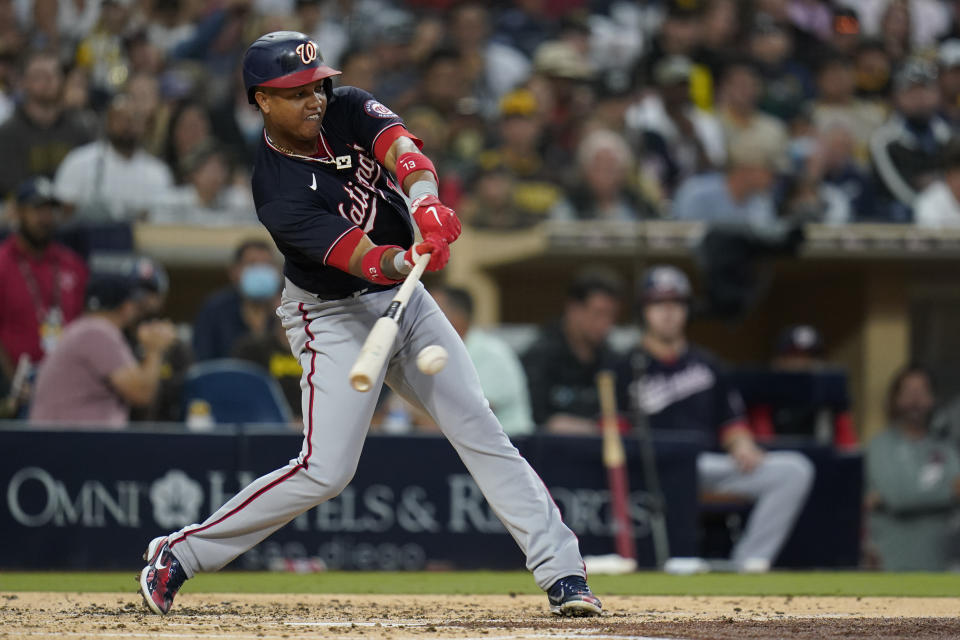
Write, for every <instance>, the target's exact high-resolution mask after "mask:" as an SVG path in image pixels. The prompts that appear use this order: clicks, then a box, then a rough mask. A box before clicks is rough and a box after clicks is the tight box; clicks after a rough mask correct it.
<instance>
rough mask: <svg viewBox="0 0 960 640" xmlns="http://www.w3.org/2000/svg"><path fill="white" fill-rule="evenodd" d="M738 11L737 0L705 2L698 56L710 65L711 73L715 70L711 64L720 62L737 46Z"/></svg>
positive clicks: (738, 31) (738, 32)
mask: <svg viewBox="0 0 960 640" xmlns="http://www.w3.org/2000/svg"><path fill="white" fill-rule="evenodd" d="M739 11H740V8H739V6H738V2H737V0H711V1H710V2H708V3H707V6H706V9H705V10H704V13H703V22H702V28H703V32H702V34H701V36H700V44H701V54H700V58H701V60H702V61H703V63H704V64H708V65H710V72H711V74H713V73H714V72H715V71H717V68H715V67H714V66H713V65H717V64H722V62H723V58H724V56H726V55H729V52H730V51H734V50H735V49H737V48H738V47H739V44H740V43H739V41H738V38H739V36H740V35H741V34H740V16H739V15H738V13H739ZM711 61H712V62H711Z"/></svg>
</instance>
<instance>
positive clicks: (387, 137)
mask: <svg viewBox="0 0 960 640" xmlns="http://www.w3.org/2000/svg"><path fill="white" fill-rule="evenodd" d="M399 138H410V139H411V140H413V144H415V145H417V149H423V140H421V139H420V138H418V137H417V136H415V135H413V134H412V133H410V132H409V131H407V128H406V127H404V126H403V125H402V124H400V123H399V122H398V123H397V124H395V125H393V126H390V127H387V128H386V129H384V130H383V131H381V132H380V133H379V134H377V137H376V138H375V139H374V141H373V155H374V157H375V158H376V159H377V160H379V161H380V164H383V163H384V162H385V161H386V158H387V151H390V147H392V146H393V143H394V142H396V141H397V140H398V139H399Z"/></svg>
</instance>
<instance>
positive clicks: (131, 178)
mask: <svg viewBox="0 0 960 640" xmlns="http://www.w3.org/2000/svg"><path fill="white" fill-rule="evenodd" d="M144 127H145V123H144V122H143V120H142V119H141V118H140V117H139V113H138V111H137V109H136V105H135V104H134V103H133V100H131V99H130V97H129V96H126V95H119V96H117V97H116V98H114V100H113V102H112V103H111V104H110V108H109V109H108V110H107V118H106V140H99V141H96V142H91V143H90V144H86V145H84V146H82V147H77V148H76V149H74V150H73V151H71V152H70V153H69V154H68V155H67V157H66V158H64V159H63V163H62V164H61V165H60V167H59V168H58V169H57V175H56V178H55V179H54V186H55V188H56V193H57V197H58V198H60V200H61V201H63V202H64V203H65V204H67V205H68V206H69V207H70V209H71V210H72V211H73V213H74V216H75V217H76V218H77V219H80V220H84V221H96V220H111V221H116V222H134V221H136V220H140V219H142V218H144V217H145V216H146V214H147V213H148V212H149V211H151V210H152V209H153V208H154V207H155V206H157V204H158V203H159V202H162V201H163V200H164V198H165V195H166V193H167V192H168V191H169V190H170V189H171V188H172V186H173V174H172V173H171V172H170V169H169V168H168V167H167V165H165V164H164V163H163V162H162V161H161V160H160V159H158V158H156V157H154V156H152V155H150V154H149V153H147V152H146V151H144V150H143V149H142V148H141V141H142V139H143V135H144Z"/></svg>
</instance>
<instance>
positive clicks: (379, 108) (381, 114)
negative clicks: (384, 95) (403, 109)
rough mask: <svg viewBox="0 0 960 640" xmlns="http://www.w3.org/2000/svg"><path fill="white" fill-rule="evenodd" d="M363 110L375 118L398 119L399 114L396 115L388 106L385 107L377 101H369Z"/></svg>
mask: <svg viewBox="0 0 960 640" xmlns="http://www.w3.org/2000/svg"><path fill="white" fill-rule="evenodd" d="M363 110H364V111H366V112H367V113H368V114H369V115H371V116H373V117H374V118H396V117H397V114H395V113H394V112H393V111H390V109H388V108H387V107H386V105H383V104H381V103H379V102H377V101H376V100H367V102H366V103H365V104H364V105H363Z"/></svg>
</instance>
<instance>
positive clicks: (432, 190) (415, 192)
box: [407, 180, 440, 202]
mask: <svg viewBox="0 0 960 640" xmlns="http://www.w3.org/2000/svg"><path fill="white" fill-rule="evenodd" d="M407 195H408V197H409V198H410V202H413V201H415V200H417V199H418V198H422V197H423V196H436V197H438V198H439V197H440V193H439V192H438V191H437V184H436V183H435V182H433V181H432V180H417V181H416V182H414V183H413V184H412V185H410V193H409V194H407Z"/></svg>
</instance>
